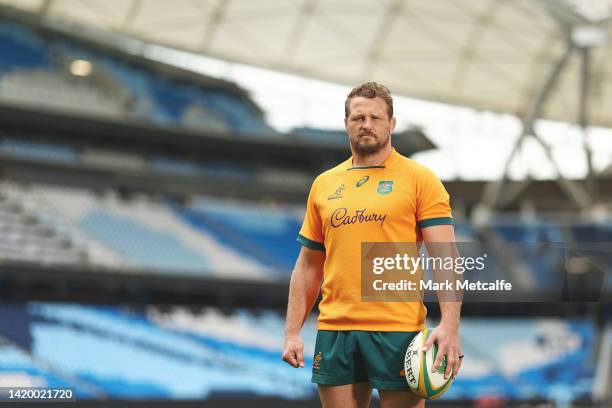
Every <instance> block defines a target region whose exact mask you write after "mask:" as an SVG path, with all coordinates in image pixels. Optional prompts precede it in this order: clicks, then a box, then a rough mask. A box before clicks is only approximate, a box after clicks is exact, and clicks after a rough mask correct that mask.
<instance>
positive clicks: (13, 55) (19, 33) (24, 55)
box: [0, 22, 49, 72]
mask: <svg viewBox="0 0 612 408" xmlns="http://www.w3.org/2000/svg"><path fill="white" fill-rule="evenodd" d="M0 55H2V59H1V60H0V72H2V71H5V72H7V71H12V70H14V69H34V68H42V67H48V66H49V56H48V54H47V52H46V49H45V46H44V44H43V42H42V41H41V40H40V39H39V38H38V37H37V36H36V35H34V34H32V33H30V32H29V31H28V30H25V29H23V28H21V27H19V26H18V25H15V24H11V23H4V22H3V23H0Z"/></svg>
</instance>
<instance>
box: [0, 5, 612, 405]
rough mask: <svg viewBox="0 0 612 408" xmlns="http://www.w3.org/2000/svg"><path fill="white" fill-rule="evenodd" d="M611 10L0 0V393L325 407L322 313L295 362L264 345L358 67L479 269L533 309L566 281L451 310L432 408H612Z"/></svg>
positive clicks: (273, 344)
mask: <svg viewBox="0 0 612 408" xmlns="http://www.w3.org/2000/svg"><path fill="white" fill-rule="evenodd" d="M611 11H612V2H611V1H609V0H599V1H598V0H513V1H502V0H452V1H451V0H378V1H375V0H351V1H345V0H258V1H249V0H191V1H189V0H174V1H172V2H169V1H162V0H105V1H98V0H61V1H60V0H27V1H26V0H13V1H9V0H0V282H1V285H0V296H1V298H0V299H1V302H0V386H6V387H8V386H24V387H25V386H29V387H34V386H47V387H72V388H73V389H74V390H75V394H76V397H77V399H78V400H79V402H78V403H77V405H82V406H105V407H106V406H108V407H112V406H143V407H144V406H146V407H149V406H165V407H180V406H211V407H212V406H223V407H241V406H245V405H248V406H253V407H257V406H261V407H316V406H319V402H318V398H317V395H316V389H315V387H314V386H313V385H312V384H311V383H310V368H309V367H310V365H311V364H312V352H313V347H314V338H315V335H316V311H315V312H314V313H313V314H312V316H311V317H310V318H309V320H308V321H307V322H306V324H305V327H304V330H303V338H304V341H305V345H306V367H307V368H306V369H299V370H296V369H292V368H290V367H289V366H287V365H285V364H284V363H283V362H282V361H281V360H280V354H281V348H282V342H283V320H284V312H285V308H286V301H287V289H288V280H289V278H290V273H291V269H292V266H293V263H294V261H295V258H296V255H297V253H298V251H299V245H298V243H297V242H296V241H295V238H296V235H297V232H298V230H299V227H300V225H301V222H302V217H303V214H304V209H305V200H306V196H307V193H308V191H309V188H310V184H311V182H312V180H313V179H314V177H315V176H316V175H317V174H319V173H320V172H322V171H323V170H326V169H328V168H330V167H333V166H335V165H336V164H337V163H339V162H341V161H343V160H345V159H346V158H347V157H348V156H349V155H350V152H349V147H348V143H347V137H346V135H345V132H344V130H343V117H344V116H343V115H344V99H345V97H346V95H347V93H348V92H349V91H350V89H351V88H352V87H353V86H356V85H358V84H360V83H361V82H364V81H368V80H375V81H378V82H381V83H383V84H385V85H386V86H388V87H389V88H390V89H391V91H392V92H393V94H394V99H395V110H396V117H397V118H398V129H397V130H396V132H395V134H394V136H393V141H394V144H395V146H396V148H397V150H398V151H400V152H401V153H402V154H404V155H407V156H410V157H411V158H413V159H415V160H417V161H418V162H420V163H423V164H425V165H426V166H428V167H430V168H431V169H432V170H434V171H435V172H436V174H438V175H439V176H440V177H441V179H442V180H443V182H444V184H445V186H446V188H447V190H448V191H449V193H450V195H451V199H452V206H453V210H454V217H455V221H456V232H457V236H458V240H460V241H477V242H480V244H481V245H482V246H483V247H484V248H485V249H486V251H487V253H488V254H489V264H488V265H489V268H490V271H491V274H492V275H491V276H495V277H499V278H501V279H504V278H505V279H506V280H509V281H512V282H513V283H514V284H515V285H516V286H517V288H519V289H520V290H521V291H523V293H525V294H527V295H529V294H532V295H533V298H534V300H537V296H538V294H539V293H543V292H546V291H547V290H548V289H550V288H551V287H552V286H555V285H557V284H558V283H559V282H561V283H563V285H562V290H561V292H559V293H560V294H559V297H558V299H556V300H557V301H553V302H550V301H549V302H542V301H540V302H537V301H536V302H533V303H500V302H498V303H489V304H484V303H466V304H465V305H464V309H463V310H464V313H463V315H464V317H463V319H462V329H461V334H462V342H463V351H464V352H465V355H466V358H465V361H464V363H463V367H462V371H461V374H460V376H459V377H458V379H457V380H456V381H455V384H454V385H453V386H452V388H451V389H450V391H449V392H447V393H446V395H445V396H444V397H443V398H442V399H441V400H440V401H436V402H435V403H431V404H428V405H433V406H436V405H437V406H453V407H472V406H473V407H506V406H508V407H510V406H521V407H570V406H576V407H578V406H579V407H590V406H596V407H611V406H612V399H611V392H612V380H611V375H612V374H611V371H612V307H611V304H610V299H612V276H611V275H612V274H611V273H610V268H611V267H612V255H611V254H612V251H611V249H612V244H611V242H612V220H611V218H610V209H611V208H612V206H611V204H612V130H611V129H610V126H612V76H611V74H610V67H611V66H612V54H611V52H610V50H611V47H610V45H611V44H612V37H610V34H611V33H612V30H611V22H612V20H611ZM551 243H553V244H559V245H563V246H564V248H569V247H572V246H573V247H574V248H577V247H578V246H580V245H582V246H581V248H582V250H581V251H574V252H572V251H569V250H564V251H559V250H554V251H550V250H548V249H547V248H550V244H551ZM593 248H594V249H593ZM557 249H558V248H557ZM429 319H430V320H429V321H428V325H430V326H432V325H435V324H436V320H437V319H438V308H437V305H436V304H431V305H429ZM376 404H377V402H376V401H375V402H374V405H376Z"/></svg>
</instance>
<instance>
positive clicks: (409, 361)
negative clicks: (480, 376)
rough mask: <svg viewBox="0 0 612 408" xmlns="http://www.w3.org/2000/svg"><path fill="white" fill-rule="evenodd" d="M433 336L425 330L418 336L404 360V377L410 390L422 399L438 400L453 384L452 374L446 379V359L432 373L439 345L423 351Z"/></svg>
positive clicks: (409, 347) (412, 342)
mask: <svg viewBox="0 0 612 408" xmlns="http://www.w3.org/2000/svg"><path fill="white" fill-rule="evenodd" d="M430 335H431V330H429V329H424V330H423V331H422V332H420V333H419V334H417V335H416V336H415V337H414V338H413V339H412V341H411V342H410V344H409V345H408V350H406V358H405V359H404V375H405V376H406V381H407V382H408V386H409V387H410V389H411V390H412V391H413V392H414V393H415V394H417V395H418V396H420V397H423V398H426V399H430V400H433V399H436V398H438V397H440V396H441V395H442V394H444V393H445V392H446V390H448V389H449V388H450V386H451V384H452V383H453V376H452V373H451V375H449V377H448V378H444V371H445V370H446V357H444V359H443V360H442V364H440V367H439V368H438V370H437V371H436V372H431V367H432V366H433V364H434V361H436V355H437V353H438V345H437V344H435V343H434V344H433V346H432V347H430V348H429V350H427V351H423V347H424V346H425V342H426V341H427V339H428V338H429V336H430Z"/></svg>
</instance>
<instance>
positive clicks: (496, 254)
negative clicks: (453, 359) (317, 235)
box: [0, 153, 612, 293]
mask: <svg viewBox="0 0 612 408" xmlns="http://www.w3.org/2000/svg"><path fill="white" fill-rule="evenodd" d="M55 154H56V153H53V155H55ZM164 165H167V164H164ZM180 165H181V163H179V164H178V165H177V166H179V167H177V168H174V169H173V171H175V172H179V171H181V170H182V171H184V172H187V171H188V168H189V167H186V166H185V167H180ZM168 171H170V170H168ZM0 210H1V211H0V228H2V230H3V231H5V234H2V235H1V236H0V257H2V258H4V259H11V260H24V261H30V262H38V263H43V264H72V265H90V266H103V267H109V268H112V269H117V270H121V269H124V270H130V271H142V272H153V273H162V274H182V275H191V276H206V277H223V278H241V279H247V280H274V281H287V280H288V279H289V276H290V272H291V270H292V268H293V264H294V263H295V259H296V258H297V254H298V251H299V244H298V243H297V242H296V237H297V234H298V232H299V229H300V226H301V223H302V217H303V211H304V209H303V207H301V206H289V205H284V206H282V205H278V204H276V205H264V204H258V203H255V202H249V201H242V200H226V199H220V198H214V197H204V196H199V197H198V196H194V197H192V198H191V199H190V200H189V201H188V203H187V204H185V203H182V204H179V203H177V202H174V201H172V200H170V199H165V198H163V197H156V196H152V195H144V194H142V195H135V196H133V197H132V198H130V199H125V198H122V197H121V196H120V195H119V193H118V192H113V191H107V192H105V193H95V192H93V191H91V190H87V189H79V188H68V187H58V186H50V185H43V184H34V185H22V184H18V183H9V182H5V183H2V184H1V185H0ZM585 230H588V231H589V232H588V234H589V235H591V236H599V237H602V238H606V237H608V235H606V234H609V231H610V227H609V226H608V225H605V224H604V225H586V224H574V225H569V226H567V227H563V228H561V227H559V226H553V225H541V226H537V225H536V226H534V224H520V223H519V222H518V220H517V222H515V223H513V225H505V224H498V225H497V224H496V225H493V227H492V228H491V231H492V233H494V234H498V235H499V237H500V240H497V241H496V240H492V241H487V242H484V243H480V244H474V245H472V246H469V245H465V246H462V247H461V249H462V255H463V256H470V254H471V252H474V254H473V256H477V255H478V252H479V251H480V252H486V253H487V254H488V261H487V266H488V269H487V273H488V275H487V280H489V281H494V280H495V279H507V280H510V281H514V282H515V283H518V284H520V285H521V286H520V287H521V288H524V289H525V290H527V291H528V292H534V293H537V292H541V291H543V290H546V291H551V292H556V293H561V291H562V288H561V285H563V283H564V279H562V278H563V274H565V273H566V271H568V270H569V271H570V272H571V270H570V269H571V268H570V269H568V267H567V260H568V257H570V256H571V254H572V251H570V250H568V245H570V246H571V245H572V244H574V245H580V244H582V243H583V242H582V241H580V240H579V239H581V238H584V234H585V232H584V231H585ZM581 234H582V235H581ZM457 236H458V239H459V241H460V242H470V241H472V242H473V241H475V240H476V239H477V238H478V237H477V234H476V232H474V231H473V230H472V229H471V228H470V226H469V225H468V224H465V223H461V222H457ZM601 242H604V243H605V242H609V241H601ZM494 243H496V244H494ZM562 244H563V245H562ZM15 248H22V250H20V251H15ZM583 252H584V251H583ZM587 252H588V253H589V254H590V255H589V256H590V257H591V259H592V260H593V262H594V264H593V266H594V267H596V268H598V270H595V271H591V272H589V271H590V270H589V271H586V272H589V273H591V274H590V275H588V276H590V278H589V279H591V278H592V279H591V280H590V281H589V282H591V283H590V285H591V286H593V285H595V287H596V288H600V289H601V288H602V287H603V288H605V290H611V289H612V279H611V278H610V273H608V272H609V271H608V269H609V265H610V259H609V255H608V253H607V252H606V251H605V250H599V251H596V250H595V248H589V250H588V251H587ZM508 259H511V260H512V262H508ZM570 276H573V275H571V274H570ZM581 276H582V277H583V278H585V277H586V276H587V275H585V274H583V275H581ZM582 282H583V283H582V284H581V285H582V286H584V287H586V282H587V281H586V280H584V279H583V280H582Z"/></svg>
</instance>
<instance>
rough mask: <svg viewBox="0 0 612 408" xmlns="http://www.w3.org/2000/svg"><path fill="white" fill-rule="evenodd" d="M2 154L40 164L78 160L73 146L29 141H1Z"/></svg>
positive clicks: (0, 149) (14, 139)
mask: <svg viewBox="0 0 612 408" xmlns="http://www.w3.org/2000/svg"><path fill="white" fill-rule="evenodd" d="M0 153H2V154H7V155H10V156H14V157H18V158H24V159H29V160H35V161H39V162H40V161H42V162H45V161H48V162H57V163H68V164H70V163H74V162H75V161H76V160H77V152H76V150H75V149H74V148H73V147H72V146H68V145H61V144H57V143H41V142H33V141H31V140H28V139H17V138H4V139H1V140H0Z"/></svg>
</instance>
